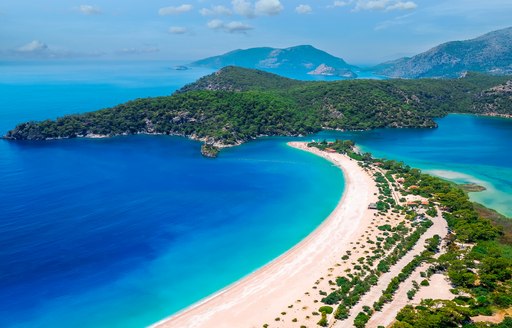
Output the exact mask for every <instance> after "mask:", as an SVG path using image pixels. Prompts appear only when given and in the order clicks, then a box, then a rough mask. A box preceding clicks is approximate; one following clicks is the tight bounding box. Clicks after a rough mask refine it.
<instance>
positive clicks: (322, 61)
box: [191, 27, 512, 79]
mask: <svg viewBox="0 0 512 328" xmlns="http://www.w3.org/2000/svg"><path fill="white" fill-rule="evenodd" d="M191 66H201V67H209V68H214V69H219V68H222V67H225V66H240V67H245V68H254V69H260V70H264V71H267V72H271V73H275V74H279V75H284V76H288V77H294V78H300V75H303V74H309V75H321V76H337V77H344V78H356V77H357V73H356V72H358V71H360V69H359V68H358V67H356V66H354V65H350V64H348V63H347V62H345V61H344V60H343V59H341V58H338V57H335V56H333V55H331V54H328V53H327V52H325V51H322V50H319V49H316V48H314V47H313V46H310V45H301V46H296V47H290V48H285V49H276V48H269V47H263V48H250V49H245V50H234V51H231V52H228V53H226V54H223V55H220V56H214V57H209V58H206V59H202V60H198V61H196V62H193V63H192V64H191ZM370 71H372V72H373V73H374V74H376V75H383V76H387V77H391V78H412V79H415V78H423V77H430V78H455V77H460V76H463V75H465V74H466V73H467V72H482V73H488V74H496V75H510V74H512V27H510V28H506V29H502V30H498V31H494V32H490V33H487V34H485V35H482V36H480V37H478V38H475V39H471V40H466V41H452V42H447V43H443V44H441V45H439V46H437V47H434V48H432V49H430V50H428V51H426V52H424V53H421V54H418V55H416V56H413V57H405V58H400V59H397V60H394V61H390V62H386V63H382V64H380V65H377V66H375V67H372V68H371V69H370Z"/></svg>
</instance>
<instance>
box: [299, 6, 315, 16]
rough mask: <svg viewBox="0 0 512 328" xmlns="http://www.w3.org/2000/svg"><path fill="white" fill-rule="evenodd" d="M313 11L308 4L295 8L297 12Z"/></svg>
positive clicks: (307, 12) (306, 12)
mask: <svg viewBox="0 0 512 328" xmlns="http://www.w3.org/2000/svg"><path fill="white" fill-rule="evenodd" d="M312 11H313V9H312V8H311V6H310V5H298V6H297V7H296V8H295V12H296V13H297V14H310V13H311V12H312Z"/></svg>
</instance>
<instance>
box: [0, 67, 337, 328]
mask: <svg viewBox="0 0 512 328" xmlns="http://www.w3.org/2000/svg"><path fill="white" fill-rule="evenodd" d="M83 65H84V66H82V65H79V66H74V65H70V64H66V65H53V66H52V67H47V66H46V65H40V64H30V65H28V67H27V66H25V65H14V66H4V67H0V103H2V109H1V111H0V115H1V120H0V132H1V133H2V134H3V133H5V131H7V130H8V129H9V128H11V127H12V126H14V124H15V123H17V122H20V121H23V120H27V119H42V118H46V117H56V116H59V115H62V114H64V113H73V112H83V111H86V110H91V109H94V108H100V107H105V106H110V105H114V104H116V103H118V102H120V101H125V100H128V99H132V98H136V97H145V96H152V95H165V94H169V93H171V92H172V91H173V90H174V89H176V88H178V87H180V86H182V85H183V84H185V83H188V82H191V81H193V80H195V79H196V78H197V77H198V76H200V75H202V74H206V73H207V71H185V72H183V71H172V70H169V69H167V68H166V67H167V66H168V65H167V64H165V63H120V64H115V65H107V64H100V65H95V64H92V63H84V64H83ZM169 66H170V65H169ZM32 79H34V81H32ZM98 81H99V82H98ZM199 148H200V144H199V143H197V142H193V141H189V140H186V139H183V138H177V137H167V136H129V137H118V138H112V139H100V140H60V141H50V142H7V141H5V140H0V186H1V188H0V209H1V211H0V295H2V297H1V298H0V327H141V326H145V325H148V324H151V323H153V322H155V321H157V320H159V319H162V318H164V317H166V316H167V315H169V314H171V313H173V312H176V311H178V310H180V309H182V308H184V307H186V306H187V305H190V304H191V303H193V302H195V301H198V300H199V299H201V298H203V297H205V296H207V295H209V294H211V293H213V292H215V291H218V290H219V289H221V288H223V287H225V286H226V285H228V284H230V283H232V282H234V281H235V280H237V279H239V278H241V277H243V276H244V275H247V274H249V273H250V272H252V271H253V270H255V269H257V268H259V267H261V266H263V265H264V264H266V263H268V262H269V261H271V260H272V259H274V258H275V257H277V256H278V255H280V254H282V253H283V252H285V251H286V250H287V249H289V248H291V247H292V246H293V245H295V244H296V243H297V242H299V241H300V240H301V239H302V238H304V237H305V236H306V235H308V234H309V233H310V232H311V231H312V230H313V229H314V228H315V227H316V226H318V225H319V224H320V223H321V222H322V220H323V219H324V218H325V217H326V216H327V215H328V214H329V213H330V211H331V210H332V209H333V208H334V207H335V205H336V203H337V200H338V199H339V198H340V197H341V193H342V190H343V183H342V181H343V180H342V174H341V172H340V171H339V170H338V169H337V168H335V167H333V166H332V165H330V164H329V163H328V162H326V161H325V160H323V159H321V158H317V157H316V156H314V155H311V154H309V153H304V152H302V151H298V150H295V149H292V148H290V147H287V146H286V144H285V143H283V142H275V141H273V140H267V141H262V142H255V143H251V144H248V145H244V146H242V147H238V148H235V149H229V150H227V151H224V152H223V153H222V156H220V158H218V159H216V160H208V159H205V158H203V157H202V156H201V155H200V152H199Z"/></svg>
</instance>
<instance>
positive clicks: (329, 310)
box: [318, 306, 334, 314]
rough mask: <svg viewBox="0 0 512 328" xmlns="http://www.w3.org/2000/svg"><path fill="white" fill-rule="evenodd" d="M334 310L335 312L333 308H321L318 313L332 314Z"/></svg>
mask: <svg viewBox="0 0 512 328" xmlns="http://www.w3.org/2000/svg"><path fill="white" fill-rule="evenodd" d="M333 310H334V309H333V308H332V306H321V307H320V308H319V309H318V312H322V313H327V314H331V313H332V311H333Z"/></svg>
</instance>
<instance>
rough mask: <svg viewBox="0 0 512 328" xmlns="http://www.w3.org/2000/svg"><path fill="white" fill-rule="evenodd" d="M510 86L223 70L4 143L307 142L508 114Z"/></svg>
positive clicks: (21, 130) (33, 128)
mask: <svg viewBox="0 0 512 328" xmlns="http://www.w3.org/2000/svg"><path fill="white" fill-rule="evenodd" d="M510 83H511V82H510V77H504V76H487V75H480V74H468V75H466V76H465V77H464V78H460V79H453V80H436V79H419V80H382V81H376V80H350V81H335V82H305V81H298V80H292V79H288V78H284V77H280V76H277V75H274V74H271V73H267V72H263V71H258V70H253V69H245V68H239V67H226V68H223V69H221V70H219V71H218V72H216V73H214V74H211V75H208V76H206V77H203V78H201V79H199V80H198V81H197V82H195V83H192V84H190V85H186V86H184V87H183V88H182V89H180V90H178V91H177V92H175V93H174V94H173V95H172V96H167V97H156V98H146V99H138V100H134V101H130V102H127V103H125V104H121V105H118V106H115V107H112V108H107V109H103V110H99V111H96V112H90V113H85V114H76V115H68V116H64V117H61V118H58V119H56V120H46V121H42V122H26V123H21V124H19V125H18V126H17V127H15V128H14V129H13V130H11V131H9V132H8V133H7V135H6V136H5V138H6V139H9V140H47V139H61V138H79V137H112V136H119V135H130V134H168V135H179V136H185V137H188V138H191V139H194V140H201V141H203V142H204V143H206V144H208V146H209V149H210V150H211V149H212V148H211V147H216V148H223V147H229V146H235V145H239V144H241V143H244V142H247V141H249V140H252V139H255V138H257V137H260V136H299V135H308V134H312V133H315V132H318V131H320V130H322V129H337V130H367V129H374V128H384V127H389V128H409V127H414V128H434V127H436V126H437V124H436V123H435V122H434V120H433V119H434V118H436V117H442V116H444V115H446V114H448V113H473V114H481V115H503V116H506V115H511V114H512V101H511V100H510V99H511V96H512V91H511V89H510V88H509V87H508V86H510ZM209 153H212V154H213V153H216V152H209Z"/></svg>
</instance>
